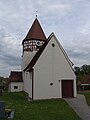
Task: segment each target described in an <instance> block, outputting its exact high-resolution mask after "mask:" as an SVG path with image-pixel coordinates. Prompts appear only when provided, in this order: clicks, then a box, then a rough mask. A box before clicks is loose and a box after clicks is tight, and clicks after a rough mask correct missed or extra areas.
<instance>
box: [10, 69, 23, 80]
mask: <svg viewBox="0 0 90 120" xmlns="http://www.w3.org/2000/svg"><path fill="white" fill-rule="evenodd" d="M9 79H10V81H9V82H23V79H22V72H20V71H11V73H10V76H9Z"/></svg>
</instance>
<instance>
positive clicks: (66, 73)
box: [34, 37, 76, 99]
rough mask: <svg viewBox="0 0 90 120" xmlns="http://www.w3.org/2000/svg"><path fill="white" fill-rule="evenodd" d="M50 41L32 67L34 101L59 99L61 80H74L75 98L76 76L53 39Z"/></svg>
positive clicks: (60, 95)
mask: <svg viewBox="0 0 90 120" xmlns="http://www.w3.org/2000/svg"><path fill="white" fill-rule="evenodd" d="M51 39H52V40H50V41H49V43H48V45H47V46H46V48H45V50H44V51H43V53H42V54H41V56H40V58H39V59H38V61H37V63H36V64H35V66H34V99H48V98H61V97H62V94H61V92H62V90H61V80H62V79H65V80H69V79H73V80H74V97H76V76H75V74H74V72H73V70H72V68H71V66H70V64H69V63H68V61H67V60H66V58H65V56H64V54H63V53H62V51H61V49H60V46H59V45H58V43H57V41H56V40H55V38H54V37H52V38H51ZM52 44H55V46H54V47H53V46H52ZM59 80H60V81H59ZM50 83H53V85H52V86H50Z"/></svg>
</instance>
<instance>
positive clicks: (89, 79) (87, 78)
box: [82, 75, 90, 84]
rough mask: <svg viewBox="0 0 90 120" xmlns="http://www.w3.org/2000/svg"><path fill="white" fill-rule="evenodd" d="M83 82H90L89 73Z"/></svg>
mask: <svg viewBox="0 0 90 120" xmlns="http://www.w3.org/2000/svg"><path fill="white" fill-rule="evenodd" d="M82 84H90V75H87V76H86V78H85V80H84V81H83V82H82Z"/></svg>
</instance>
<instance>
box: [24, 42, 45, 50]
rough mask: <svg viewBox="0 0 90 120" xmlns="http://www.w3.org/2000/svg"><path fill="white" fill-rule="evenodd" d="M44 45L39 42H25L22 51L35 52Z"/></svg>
mask: <svg viewBox="0 0 90 120" xmlns="http://www.w3.org/2000/svg"><path fill="white" fill-rule="evenodd" d="M43 44H44V41H40V40H29V41H25V42H24V45H23V50H24V51H37V50H39V49H40V47H41V46H42V45H43Z"/></svg>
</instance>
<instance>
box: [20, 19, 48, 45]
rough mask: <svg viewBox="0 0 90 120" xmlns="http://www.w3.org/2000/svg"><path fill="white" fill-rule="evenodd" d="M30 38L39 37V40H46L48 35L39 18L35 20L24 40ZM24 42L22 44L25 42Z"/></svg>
mask: <svg viewBox="0 0 90 120" xmlns="http://www.w3.org/2000/svg"><path fill="white" fill-rule="evenodd" d="M30 39H37V40H46V36H45V34H44V32H43V29H42V27H41V25H40V23H39V21H38V19H37V18H36V19H35V21H34V22H33V24H32V26H31V28H30V30H29V32H28V33H27V35H26V37H25V39H24V40H23V42H24V41H27V40H30ZM23 42H22V44H23Z"/></svg>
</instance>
